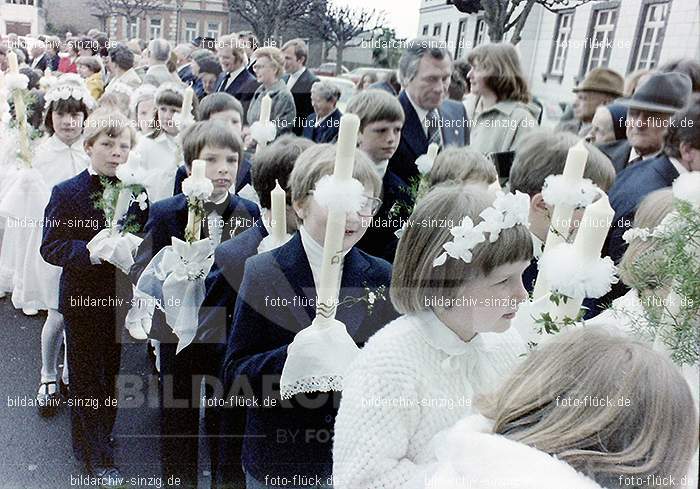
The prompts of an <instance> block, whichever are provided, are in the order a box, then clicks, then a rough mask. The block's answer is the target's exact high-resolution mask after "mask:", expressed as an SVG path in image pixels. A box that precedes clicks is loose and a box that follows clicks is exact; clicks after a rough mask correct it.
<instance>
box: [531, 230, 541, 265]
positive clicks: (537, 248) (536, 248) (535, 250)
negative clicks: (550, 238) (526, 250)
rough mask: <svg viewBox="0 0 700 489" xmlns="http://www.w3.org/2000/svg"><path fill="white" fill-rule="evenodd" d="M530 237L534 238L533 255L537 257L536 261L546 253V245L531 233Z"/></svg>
mask: <svg viewBox="0 0 700 489" xmlns="http://www.w3.org/2000/svg"><path fill="white" fill-rule="evenodd" d="M530 236H532V254H533V255H534V257H535V260H538V261H539V259H540V258H541V257H542V253H543V252H544V243H543V242H542V240H541V239H540V238H538V237H537V236H535V234H534V233H530Z"/></svg>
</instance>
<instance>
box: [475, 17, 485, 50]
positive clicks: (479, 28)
mask: <svg viewBox="0 0 700 489" xmlns="http://www.w3.org/2000/svg"><path fill="white" fill-rule="evenodd" d="M485 37H486V22H484V19H479V20H477V21H476V29H475V30H474V47H476V46H478V45H479V44H483V42H484V38H485Z"/></svg>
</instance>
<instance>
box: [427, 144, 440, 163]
mask: <svg viewBox="0 0 700 489" xmlns="http://www.w3.org/2000/svg"><path fill="white" fill-rule="evenodd" d="M439 149H440V146H439V145H437V144H435V143H430V144H429V145H428V153H427V155H428V158H430V160H431V161H435V157H436V156H437V154H438V150H439Z"/></svg>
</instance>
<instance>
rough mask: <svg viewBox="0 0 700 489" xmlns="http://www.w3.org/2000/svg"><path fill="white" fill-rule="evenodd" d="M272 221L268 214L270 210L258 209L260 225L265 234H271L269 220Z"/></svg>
mask: <svg viewBox="0 0 700 489" xmlns="http://www.w3.org/2000/svg"><path fill="white" fill-rule="evenodd" d="M271 219H272V216H271V214H270V209H265V208H264V207H261V208H260V221H262V225H263V227H264V228H265V231H267V234H271V233H272V225H271V224H270V220H271Z"/></svg>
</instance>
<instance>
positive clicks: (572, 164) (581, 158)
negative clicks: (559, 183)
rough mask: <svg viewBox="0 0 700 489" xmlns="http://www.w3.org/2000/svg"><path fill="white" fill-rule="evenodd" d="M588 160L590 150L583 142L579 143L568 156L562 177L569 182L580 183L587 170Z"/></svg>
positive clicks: (571, 149)
mask: <svg viewBox="0 0 700 489" xmlns="http://www.w3.org/2000/svg"><path fill="white" fill-rule="evenodd" d="M587 160H588V150H587V149H586V146H584V144H583V140H581V141H579V142H578V143H576V144H575V145H573V146H572V147H571V148H569V152H568V153H567V154H566V163H565V164H564V171H563V172H562V175H564V178H566V179H567V180H571V181H572V182H578V181H579V180H581V179H582V178H583V172H584V170H585V169H586V161H587Z"/></svg>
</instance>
